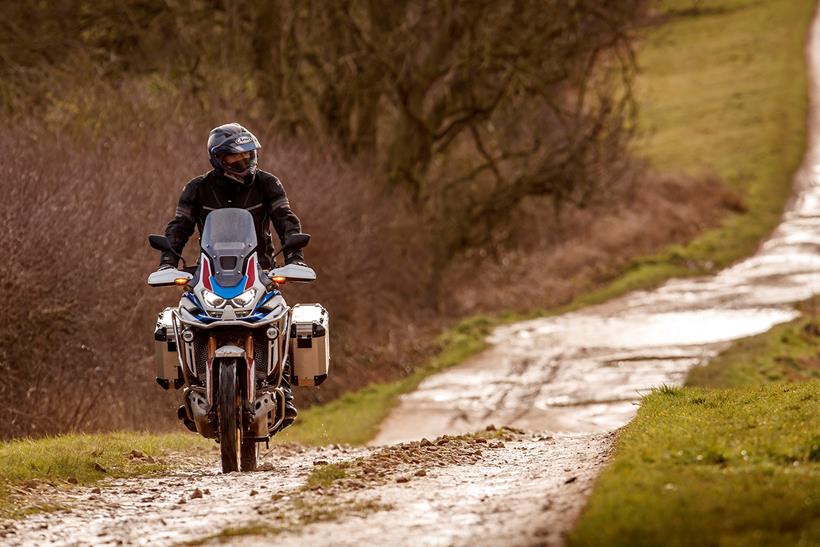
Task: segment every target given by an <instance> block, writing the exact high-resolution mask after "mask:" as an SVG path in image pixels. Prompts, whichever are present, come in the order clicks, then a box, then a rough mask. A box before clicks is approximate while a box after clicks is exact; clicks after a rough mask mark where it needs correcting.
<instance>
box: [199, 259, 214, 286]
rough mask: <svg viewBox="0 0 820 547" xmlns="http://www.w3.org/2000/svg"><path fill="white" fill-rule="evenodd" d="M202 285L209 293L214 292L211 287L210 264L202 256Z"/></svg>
mask: <svg viewBox="0 0 820 547" xmlns="http://www.w3.org/2000/svg"><path fill="white" fill-rule="evenodd" d="M202 284H203V285H205V288H206V289H208V290H209V291H212V290H214V289H213V286H212V285H211V263H210V261H209V260H208V257H207V256H205V255H204V254H203V255H202Z"/></svg>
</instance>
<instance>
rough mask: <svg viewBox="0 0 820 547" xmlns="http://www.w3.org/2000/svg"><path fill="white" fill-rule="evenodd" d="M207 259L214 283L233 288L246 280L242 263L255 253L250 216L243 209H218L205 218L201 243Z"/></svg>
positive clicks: (254, 233)
mask: <svg viewBox="0 0 820 547" xmlns="http://www.w3.org/2000/svg"><path fill="white" fill-rule="evenodd" d="M200 244H201V246H202V252H204V253H205V254H206V255H207V256H208V257H209V258H210V259H211V265H212V266H213V270H212V272H211V275H213V278H214V280H215V281H216V282H217V284H218V285H219V286H221V287H235V286H236V285H238V284H239V283H240V282H241V281H242V280H243V279H244V277H245V263H246V262H247V259H248V257H249V256H250V255H251V254H253V252H254V251H255V250H256V244H257V242H256V230H255V229H254V225H253V216H251V214H250V213H249V212H248V211H246V210H245V209H217V210H215V211H211V212H210V213H209V214H208V216H207V217H206V218H205V226H204V227H203V228H202V240H201V241H200Z"/></svg>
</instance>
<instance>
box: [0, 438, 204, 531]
mask: <svg viewBox="0 0 820 547" xmlns="http://www.w3.org/2000/svg"><path fill="white" fill-rule="evenodd" d="M210 446H212V443H210V442H208V441H205V440H204V439H200V438H199V437H196V436H194V435H190V434H188V435H186V434H165V435H155V434H148V433H128V432H119V433H101V434H96V435H63V436H59V437H48V438H44V439H36V440H30V439H18V440H14V441H9V442H4V443H1V444H0V517H16V516H21V515H24V514H28V513H32V512H38V511H43V510H48V509H49V507H47V506H43V505H39V504H37V503H34V504H32V501H31V496H29V495H15V494H30V493H31V491H33V490H36V489H37V488H38V487H41V486H47V487H49V488H51V487H57V488H60V487H68V486H71V485H73V484H83V485H88V484H93V483H94V482H97V481H99V480H101V479H104V478H107V477H118V478H122V477H135V476H145V475H152V474H158V473H162V472H163V471H165V470H166V469H167V468H168V466H169V464H168V463H166V456H167V455H168V453H169V452H191V451H202V450H204V449H206V447H210Z"/></svg>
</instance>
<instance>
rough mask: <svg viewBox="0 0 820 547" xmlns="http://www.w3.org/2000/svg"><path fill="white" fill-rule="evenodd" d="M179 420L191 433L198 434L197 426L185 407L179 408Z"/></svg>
mask: <svg viewBox="0 0 820 547" xmlns="http://www.w3.org/2000/svg"><path fill="white" fill-rule="evenodd" d="M177 418H179V419H180V420H181V421H182V423H183V424H185V427H187V428H188V429H189V430H190V431H193V432H194V433H196V424H194V422H192V421H191V420H190V418H188V412H187V411H186V410H185V405H183V406H181V407H179V408H178V409H177Z"/></svg>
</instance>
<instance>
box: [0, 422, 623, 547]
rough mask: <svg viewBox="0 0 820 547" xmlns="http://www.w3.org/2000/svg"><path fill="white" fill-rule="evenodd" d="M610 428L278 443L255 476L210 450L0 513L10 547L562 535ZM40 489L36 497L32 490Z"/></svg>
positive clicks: (443, 541)
mask: <svg viewBox="0 0 820 547" xmlns="http://www.w3.org/2000/svg"><path fill="white" fill-rule="evenodd" d="M610 441H611V435H610V434H580V435H578V434H576V435H572V434H570V435H568V434H526V433H524V432H521V431H509V430H499V431H495V430H491V431H485V432H483V433H481V434H477V435H470V436H460V437H450V436H442V437H439V438H437V439H432V440H427V439H423V440H421V441H417V442H412V443H404V444H399V445H393V446H387V447H380V448H369V449H350V448H345V447H327V448H318V449H304V448H300V447H275V448H274V449H273V450H271V451H270V452H268V453H267V454H266V455H265V456H264V458H263V463H262V469H261V470H260V471H257V472H255V473H246V474H238V473H232V474H227V475H222V474H221V473H219V471H218V469H217V468H216V467H214V464H215V461H214V459H215V458H202V459H197V460H184V461H180V462H179V471H178V472H177V473H175V474H174V475H172V476H167V477H162V478H151V479H139V480H112V481H108V482H106V483H104V484H103V485H102V486H101V487H95V488H76V489H72V490H70V491H67V492H66V491H48V488H46V490H47V491H44V492H41V493H40V494H39V495H42V496H47V497H48V500H49V502H50V503H53V504H57V505H63V506H65V507H67V508H68V509H67V510H61V511H57V512H54V513H48V514H39V515H34V516H32V517H29V518H27V519H25V520H23V521H20V522H16V523H7V524H6V527H5V528H4V530H3V532H2V535H3V542H4V543H5V544H8V545H26V546H29V545H31V546H34V545H92V544H93V545H177V544H197V545H199V544H202V545H207V544H220V543H230V544H232V545H270V544H272V543H275V544H276V545H294V546H296V545H299V546H304V545H406V544H409V543H414V544H422V545H471V544H472V545H475V544H480V545H485V544H490V543H499V542H500V543H501V544H503V545H533V544H539V545H543V544H560V543H561V542H562V538H563V534H564V533H566V532H567V529H568V524H569V523H572V522H573V521H574V519H575V518H576V516H577V514H578V512H579V511H580V509H581V505H582V503H583V499H584V497H585V496H584V493H585V492H586V491H587V490H589V489H590V488H591V484H592V481H593V479H594V477H595V475H596V474H597V472H598V470H599V468H600V467H601V466H602V465H603V464H604V462H605V459H606V455H607V447H608V446H609V444H610ZM35 495H37V494H35Z"/></svg>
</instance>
